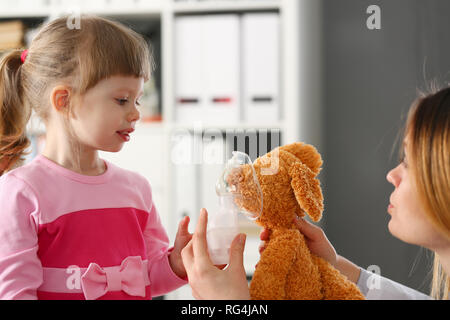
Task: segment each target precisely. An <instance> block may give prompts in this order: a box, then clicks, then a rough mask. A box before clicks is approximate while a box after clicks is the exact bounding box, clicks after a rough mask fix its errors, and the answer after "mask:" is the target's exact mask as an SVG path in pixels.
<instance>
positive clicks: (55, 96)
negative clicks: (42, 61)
mask: <svg viewBox="0 0 450 320" xmlns="http://www.w3.org/2000/svg"><path fill="white" fill-rule="evenodd" d="M69 97H70V88H69V87H68V86H64V85H58V86H56V87H54V88H53V90H52V92H51V95H50V103H51V105H52V107H53V108H54V109H55V110H56V111H58V112H63V113H66V112H67V107H68V106H69Z"/></svg>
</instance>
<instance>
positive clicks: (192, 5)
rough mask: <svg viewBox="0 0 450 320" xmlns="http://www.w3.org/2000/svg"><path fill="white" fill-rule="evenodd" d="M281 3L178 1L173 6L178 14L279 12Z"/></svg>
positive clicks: (262, 1)
mask: <svg viewBox="0 0 450 320" xmlns="http://www.w3.org/2000/svg"><path fill="white" fill-rule="evenodd" d="M280 6H281V1H279V0H261V1H255V0H253V1H248V0H247V1H246V0H244V1H238V0H228V1H226V0H225V1H197V2H196V1H177V2H175V3H174V5H173V11H174V13H176V14H181V13H204V12H231V11H232V12H247V11H252V10H279V9H280Z"/></svg>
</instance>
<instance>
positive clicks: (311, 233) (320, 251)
mask: <svg viewBox="0 0 450 320" xmlns="http://www.w3.org/2000/svg"><path fill="white" fill-rule="evenodd" d="M294 221H295V224H296V226H297V228H298V230H299V231H300V232H301V233H302V234H303V236H304V237H305V240H306V245H307V246H308V248H309V250H310V251H311V252H312V253H314V254H315V255H316V256H319V257H321V258H323V259H325V260H327V261H328V262H329V263H330V264H331V265H333V266H334V267H336V265H337V260H338V255H337V254H336V250H335V249H334V247H333V245H332V244H331V243H330V241H328V238H327V236H326V235H325V232H323V230H322V229H321V228H319V227H318V226H315V225H313V224H312V223H310V222H308V221H306V220H305V219H302V218H296V219H295V220H294ZM259 237H260V239H261V240H262V241H263V242H262V243H261V244H260V246H259V252H260V253H262V252H263V251H264V249H265V248H266V243H265V241H267V240H269V238H270V231H269V230H267V229H263V230H262V231H261V233H260V235H259Z"/></svg>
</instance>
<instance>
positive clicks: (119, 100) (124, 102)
mask: <svg viewBox="0 0 450 320" xmlns="http://www.w3.org/2000/svg"><path fill="white" fill-rule="evenodd" d="M116 101H117V103H118V104H119V105H121V106H124V105H125V104H126V103H127V102H128V99H116Z"/></svg>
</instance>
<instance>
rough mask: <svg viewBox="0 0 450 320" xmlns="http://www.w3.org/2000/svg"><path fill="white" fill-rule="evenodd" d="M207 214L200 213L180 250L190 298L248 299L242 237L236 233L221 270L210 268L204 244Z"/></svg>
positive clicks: (204, 211) (211, 264)
mask: <svg viewBox="0 0 450 320" xmlns="http://www.w3.org/2000/svg"><path fill="white" fill-rule="evenodd" d="M207 221H208V214H207V212H206V210H205V209H202V210H201V212H200V217H199V220H198V224H197V227H196V229H195V232H194V235H193V237H192V240H191V241H190V242H189V244H188V245H187V246H186V247H185V248H184V249H183V250H182V252H181V255H182V257H183V262H184V264H185V266H186V271H187V274H188V278H189V284H190V286H191V288H192V295H193V296H194V298H196V299H211V300H213V299H224V300H232V299H239V300H248V299H250V293H249V290H248V283H247V278H246V274H245V269H244V264H243V254H244V247H245V234H239V235H237V236H236V238H235V239H234V240H233V243H232V244H231V248H230V264H229V265H228V267H227V268H226V269H225V270H220V269H219V268H218V267H216V266H214V265H213V263H212V262H211V259H210V258H209V253H208V245H207V242H206V226H207Z"/></svg>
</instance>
